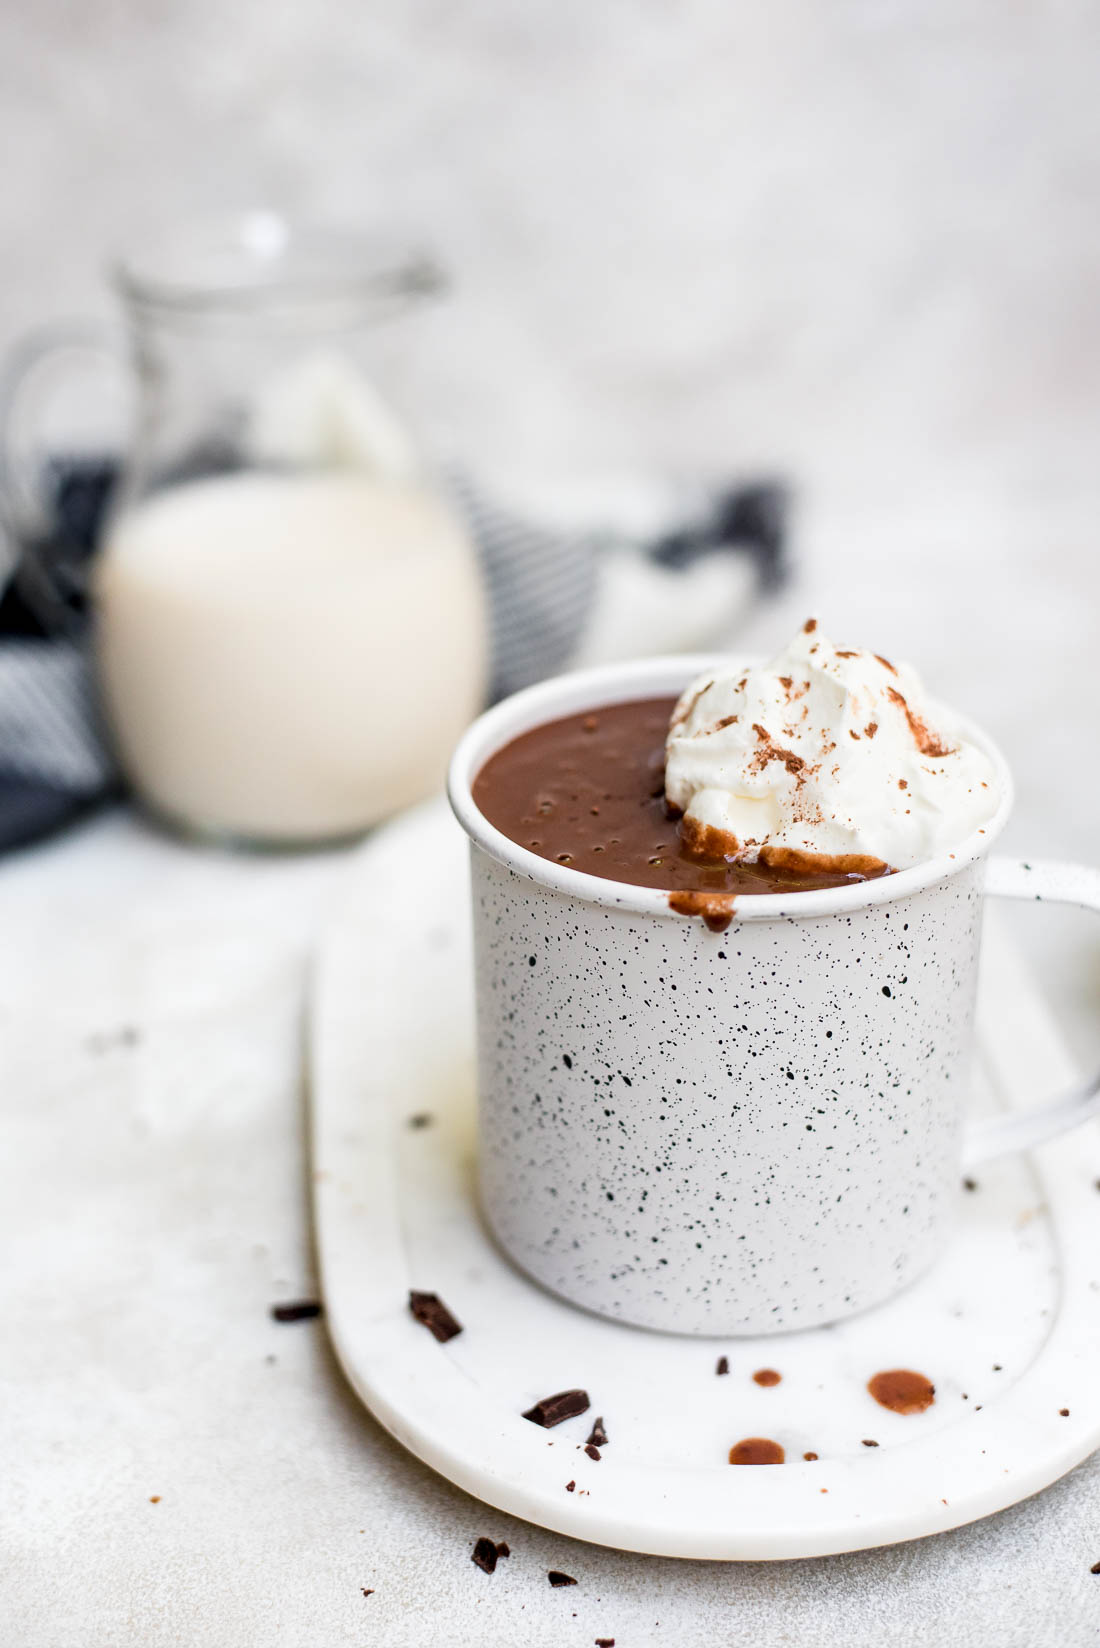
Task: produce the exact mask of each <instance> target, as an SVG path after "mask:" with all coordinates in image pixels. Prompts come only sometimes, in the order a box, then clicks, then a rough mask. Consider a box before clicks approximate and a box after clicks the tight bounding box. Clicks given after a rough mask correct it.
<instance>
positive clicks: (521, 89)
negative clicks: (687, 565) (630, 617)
mask: <svg viewBox="0 0 1100 1648" xmlns="http://www.w3.org/2000/svg"><path fill="white" fill-rule="evenodd" d="M1098 49H1100V9H1098V8H1097V6H1096V5H1095V4H1090V3H1087V0H1045V3H1043V4H1026V3H1019V0H1007V3H1006V0H833V3H830V4H828V5H821V4H818V3H816V0H772V3H770V4H768V5H766V6H751V5H747V4H738V3H731V0H599V4H592V3H591V0H522V3H518V0H464V3H462V4H455V3H453V0H373V3H367V4H361V5H351V4H338V3H336V0H313V3H312V4H306V3H304V0H238V3H235V4H233V5H225V4H224V3H222V0H160V3H156V4H154V3H151V0H145V3H141V0H38V3H37V4H36V5H35V6H34V7H30V6H26V5H23V4H20V3H17V0H4V4H3V7H2V12H0V153H2V154H3V155H4V157H5V163H4V174H5V176H4V190H3V198H2V201H0V229H2V240H3V245H4V248H5V256H4V272H3V286H2V295H3V300H4V301H3V320H2V324H3V328H4V330H5V331H6V332H9V333H10V332H12V331H14V330H16V329H18V328H20V327H22V326H24V325H26V324H27V323H28V322H30V321H32V320H35V319H37V318H40V317H42V316H43V315H45V314H50V313H56V312H65V311H67V310H70V309H72V308H73V307H74V306H75V307H77V308H82V307H85V306H87V304H88V303H89V302H90V301H92V300H93V299H94V298H95V296H96V292H97V270H98V267H99V265H100V262H101V259H102V254H103V251H104V248H105V246H107V245H109V244H111V243H113V242H115V241H116V240H118V239H119V238H122V237H126V238H130V237H132V235H133V233H134V232H135V229H137V228H139V227H140V226H141V225H142V224H145V223H149V224H155V223H158V222H170V221H172V220H174V219H177V218H180V217H184V218H186V217H190V216H192V215H194V214H196V213H199V212H206V211H208V210H210V209H211V208H222V207H237V206H241V205H247V204H252V203H255V202H258V201H264V202H268V203H270V204H273V205H276V206H281V207H288V208H291V209H302V210H306V211H309V212H315V211H326V212H327V211H332V212H337V213H340V214H354V215H357V216H360V217H364V218H371V219H378V220H381V221H384V222H387V223H394V222H396V223H398V224H405V225H409V226H411V227H412V228H414V229H417V230H420V231H422V232H424V233H426V234H428V235H429V236H430V237H431V238H432V239H433V240H434V241H435V242H436V243H437V244H438V246H439V248H440V250H441V252H442V253H443V255H444V257H445V259H446V260H447V262H448V263H449V264H450V265H451V267H452V268H453V270H454V272H455V275H456V277H457V278H458V281H459V288H460V296H459V298H458V299H457V300H456V302H455V304H454V305H453V307H452V310H451V312H450V314H449V316H448V319H447V322H446V324H442V323H441V325H440V326H439V328H437V333H438V335H437V337H436V338H435V339H434V343H433V347H434V349H436V350H438V353H434V354H433V361H432V370H431V373H430V376H431V379H432V383H433V387H434V389H435V391H436V394H437V396H438V404H439V415H440V417H441V419H442V420H443V421H444V422H445V423H446V425H447V426H448V427H449V428H450V429H451V430H452V431H453V432H454V433H455V435H456V438H460V439H461V440H462V441H463V442H465V443H468V445H469V447H470V448H471V450H473V451H476V452H477V453H478V454H479V455H489V456H490V457H491V458H492V460H493V461H495V462H498V463H499V464H500V465H501V467H504V468H507V467H509V466H511V465H521V466H523V467H525V468H526V467H534V468H539V469H541V468H545V467H546V466H548V465H563V466H565V465H568V466H570V467H573V466H580V465H589V464H606V463H608V462H615V463H620V462H625V463H630V464H634V463H637V462H649V461H652V460H660V461H662V462H665V463H673V464H677V465H689V466H694V465H697V464H700V463H703V464H711V465H716V466H726V465H728V464H729V463H730V462H731V461H733V462H735V463H746V464H747V463H755V462H759V461H764V462H766V463H769V464H771V463H780V464H785V465H789V466H790V467H791V468H792V469H794V470H796V471H797V472H798V473H799V474H800V475H802V476H803V477H805V478H806V479H807V480H811V479H812V480H813V481H814V482H815V483H816V484H817V485H818V486H819V487H820V488H821V489H822V490H823V492H826V493H831V492H832V491H833V490H834V489H837V490H840V489H843V491H844V493H845V496H847V494H848V492H849V491H858V493H859V494H860V496H861V497H863V498H864V499H865V500H866V501H867V502H869V503H870V502H875V503H877V504H881V505H882V506H883V507H885V508H889V509H890V510H891V511H892V510H900V511H904V512H905V513H906V514H911V513H912V512H914V511H916V512H919V513H922V514H926V515H932V516H940V515H944V514H950V513H953V512H954V511H955V510H957V509H960V508H965V509H966V510H968V511H976V512H978V513H979V514H980V515H981V516H982V517H983V518H984V517H985V516H986V515H987V514H990V513H993V512H996V511H998V510H1004V511H1006V512H1013V513H1015V512H1017V511H1019V510H1021V509H1029V508H1045V507H1046V506H1047V504H1048V501H1049V500H1050V498H1051V497H1052V496H1054V495H1056V496H1057V497H1058V498H1060V499H1067V498H1085V497H1087V498H1088V499H1089V500H1090V501H1092V500H1093V499H1094V498H1095V495H1096V491H1097V479H1096V465H1095V463H1094V462H1093V461H1092V450H1093V432H1094V424H1095V420H1096V416H1097V412H1098V410H1100V319H1098V315H1097V309H1098V305H1097V295H1098V283H1100V214H1098V212H1097V210H1096V206H1097V196H1098V183H1100V100H1098V99H1097V97H1096V95H1095V82H1096V65H1097V54H1098Z"/></svg>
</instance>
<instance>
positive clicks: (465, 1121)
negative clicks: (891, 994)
mask: <svg viewBox="0 0 1100 1648" xmlns="http://www.w3.org/2000/svg"><path fill="white" fill-rule="evenodd" d="M465 853H466V844H465V840H464V838H463V837H462V835H461V832H460V831H459V829H458V827H457V826H456V825H454V824H453V823H452V821H451V819H450V817H449V815H448V814H447V813H446V811H445V810H444V807H443V805H442V803H433V804H431V805H430V806H428V807H426V808H423V809H420V810H418V811H417V812H414V813H411V814H408V815H406V816H405V817H403V818H401V819H399V820H398V821H397V822H396V823H394V824H393V825H391V826H389V827H388V828H387V829H386V830H384V831H382V832H381V833H380V834H378V835H377V836H375V837H374V838H373V839H372V840H371V841H370V842H369V843H368V844H367V845H366V846H365V847H364V848H363V849H362V851H361V852H360V853H359V855H358V856H357V858H356V860H355V861H354V865H353V869H352V871H351V875H350V880H349V885H348V888H347V898H346V902H345V905H344V908H343V910H342V912H341V914H340V916H339V917H338V919H337V920H336V921H335V922H334V924H333V925H332V927H331V929H330V931H329V932H328V935H327V938H326V940H325V942H324V945H323V948H322V952H321V955H320V958H319V962H318V968H317V973H316V978H315V986H314V997H313V1005H312V1094H313V1155H314V1198H315V1211H316V1225H317V1239H318V1247H319V1251H320V1260H321V1270H322V1278H323V1284H324V1295H325V1307H326V1313H327V1320H328V1327H329V1332H330V1333H331V1335H332V1339H333V1343H334V1345H335V1347H336V1351H337V1354H338V1356H339V1358H340V1361H341V1363H342V1364H343V1367H344V1369H345V1371H346V1373H347V1376H348V1378H349V1380H350V1381H351V1383H352V1385H353V1386H354V1387H355V1389H356V1391H357V1392H358V1393H359V1395H360V1396H361V1397H362V1399H363V1401H364V1402H365V1403H366V1404H367V1406H368V1407H369V1408H370V1410H371V1412H372V1413H373V1414H374V1415H375V1417H376V1418H377V1419H379V1420H380V1421H381V1423H382V1424H383V1425H385V1426H386V1428H387V1429H388V1430H389V1431H391V1432H392V1433H393V1435H394V1436H395V1437H396V1438H397V1439H398V1440H399V1441H400V1442H401V1443H403V1444H404V1446H405V1447H407V1448H409V1449H410V1450H411V1451H412V1452H413V1453H415V1454H416V1455H417V1456H418V1457H419V1458H421V1459H423V1460H424V1461H425V1462H426V1463H427V1464H428V1465H430V1466H432V1467H433V1468H434V1469H435V1470H437V1471H439V1472H441V1473H442V1474H443V1475H444V1476H446V1477H449V1478H450V1480H451V1481H453V1482H455V1483H457V1484H458V1485H459V1486H460V1487H462V1488H465V1489H466V1490H467V1491H468V1492H470V1493H472V1494H475V1495H476V1496H477V1497H478V1498H480V1499H482V1500H485V1501H486V1502H487V1503H489V1504H490V1505H494V1506H497V1507H499V1508H500V1509H501V1510H505V1511H510V1512H512V1513H514V1514H515V1515H517V1516H521V1517H525V1518H526V1519H527V1520H528V1521H531V1522H535V1523H538V1524H540V1525H542V1526H544V1527H546V1528H551V1529H554V1530H556V1531H558V1532H560V1533H565V1534H570V1535H572V1536H574V1537H575V1538H578V1539H586V1540H592V1541H595V1542H597V1543H599V1544H604V1545H612V1546H618V1547H620V1548H622V1549H625V1550H633V1551H645V1552H650V1553H653V1554H655V1555H662V1556H682V1557H707V1558H726V1559H731V1560H734V1559H747V1558H753V1559H760V1558H779V1557H809V1556H821V1555H825V1554H828V1553H830V1552H834V1551H848V1550H856V1549H860V1548H863V1547H866V1546H871V1545H883V1544H889V1543H892V1542H893V1541H896V1540H903V1539H915V1538H918V1537H920V1536H922V1535H925V1534H932V1533H938V1532H941V1531H942V1530H944V1529H947V1528H953V1527H957V1526H958V1525H959V1524H960V1523H964V1522H970V1521H973V1520H974V1519H975V1518H978V1517H982V1516H988V1515H989V1514H990V1513H991V1512H993V1511H998V1510H1001V1509H1003V1508H1004V1507H1005V1506H1006V1505H1011V1504H1013V1503H1014V1502H1015V1501H1016V1500H1019V1499H1022V1498H1024V1497H1025V1496H1027V1495H1028V1494H1032V1493H1035V1492H1036V1491H1037V1490H1038V1489H1040V1488H1043V1487H1045V1486H1046V1485H1047V1484H1048V1483H1050V1482H1053V1481H1054V1480H1055V1479H1056V1478H1057V1477H1059V1476H1061V1475H1063V1473H1064V1472H1066V1471H1067V1470H1069V1469H1070V1468H1071V1466H1073V1465H1074V1464H1076V1463H1077V1462H1078V1461H1079V1460H1081V1459H1083V1458H1084V1457H1085V1456H1086V1455H1087V1454H1089V1453H1090V1452H1091V1451H1092V1450H1093V1449H1094V1448H1095V1447H1097V1446H1098V1445H1100V1382H1098V1380H1097V1378H1096V1371H1095V1369H1096V1357H1097V1352H1098V1349H1100V1257H1098V1255H1097V1248H1096V1241H1095V1228H1096V1222H1097V1216H1098V1214H1100V1193H1098V1190H1097V1188H1096V1185H1097V1180H1098V1178H1100V1136H1098V1132H1097V1129H1096V1128H1095V1126H1090V1127H1086V1128H1084V1129H1081V1130H1079V1131H1078V1132H1076V1133H1073V1134H1070V1135H1068V1136H1066V1137H1064V1138H1062V1139H1060V1140H1056V1141H1054V1142H1053V1143H1051V1144H1048V1145H1046V1146H1044V1147H1043V1149H1042V1150H1041V1151H1040V1152H1037V1153H1036V1155H1035V1157H1034V1158H1021V1157H1016V1158H1008V1159H1006V1160H1004V1161H1002V1162H1000V1163H997V1164H994V1165H993V1166H990V1167H987V1168H985V1169H983V1170H982V1171H981V1174H980V1182H979V1183H978V1184H977V1187H976V1188H975V1189H974V1190H973V1191H971V1192H969V1193H967V1194H965V1195H964V1197H963V1199H962V1214H961V1219H960V1226H959V1230H958V1235H957V1238H956V1240H955V1242H954V1244H953V1246H952V1248H951V1250H950V1252H949V1253H948V1254H947V1255H946V1257H945V1258H944V1259H943V1260H942V1261H941V1262H940V1264H939V1265H938V1266H937V1267H936V1269H935V1270H934V1271H933V1272H932V1273H931V1274H930V1275H928V1276H927V1277H926V1278H925V1279H924V1280H923V1281H922V1282H920V1283H918V1284H917V1285H916V1286H915V1287H913V1288H911V1289H910V1290H909V1291H908V1292H907V1293H905V1294H904V1295H902V1296H901V1297H900V1298H898V1299H895V1300H894V1301H892V1302H891V1303H890V1304H888V1305H886V1306H883V1307H881V1308H879V1309H878V1310H875V1311H872V1312H870V1313H868V1314H867V1315H865V1316H862V1317H859V1318H856V1319H855V1320H853V1321H849V1322H845V1323H844V1324H842V1325H841V1326H839V1327H835V1328H825V1329H817V1330H814V1331H811V1332H805V1333H798V1334H789V1335H783V1336H779V1337H775V1338H769V1339H755V1340H754V1339H741V1340H729V1341H719V1340H699V1339H686V1338H677V1337H672V1336H666V1335H657V1334H650V1333H645V1332H642V1331H638V1330H635V1329H631V1328H626V1327H621V1326H618V1325H616V1324H613V1323H610V1322H604V1321H600V1320H598V1319H597V1318H596V1317H593V1316H589V1315H587V1314H585V1313H584V1312H582V1311H578V1310H576V1309H574V1308H572V1307H571V1306H569V1305H566V1304H564V1303H562V1302H561V1301H560V1300H558V1299H555V1298H553V1297H551V1296H550V1295H549V1294H547V1293H544V1292H542V1291H541V1290H540V1289H539V1288H538V1287H537V1286H535V1285H534V1284H533V1283H532V1282H530V1281H528V1280H527V1279H526V1278H525V1277H524V1276H522V1275H520V1274H519V1273H518V1272H517V1271H516V1270H514V1269H513V1268H512V1266H511V1265H510V1264H509V1263H508V1261H507V1260H505V1259H504V1258H503V1257H502V1255H501V1254H500V1253H499V1252H498V1251H497V1250H496V1248H495V1247H494V1246H493V1245H492V1243H491V1241H490V1240H489V1238H488V1237H487V1236H486V1234H485V1231H484V1230H483V1228H482V1226H481V1224H480V1222H479V1219H478V1216H477V1211H476V1207H475V1203H474V1198H473V1190H472V1186H473V1164H472V1153H473V1106H474V1082H473V1054H472V1041H473V1036H472V1000H471V994H472V992H471V974H470V958H469V951H468V938H467V910H466V898H467V890H466V868H465ZM989 917H990V919H989V925H988V931H987V942H986V950H985V955H984V958H983V980H982V993H981V1001H980V1008H979V1024H980V1057H979V1066H980V1070H979V1080H978V1089H979V1091H978V1092H977V1093H976V1095H975V1104H976V1107H980V1108H982V1109H986V1110H993V1109H996V1108H999V1107H1005V1106H1007V1107H1015V1106H1019V1105H1026V1104H1030V1103H1032V1102H1034V1101H1035V1099H1036V1098H1038V1097H1041V1096H1043V1095H1046V1094H1049V1093H1051V1092H1053V1091H1055V1090H1057V1089H1058V1088H1060V1087H1062V1086H1068V1085H1069V1084H1070V1082H1071V1081H1072V1080H1073V1078H1074V1076H1075V1072H1074V1071H1073V1069H1072V1067H1071V1065H1070V1063H1069V1060H1068V1058H1067V1055H1066V1052H1065V1050H1064V1048H1063V1046H1062V1044H1061V1041H1060V1039H1059V1037H1058V1035H1057V1033H1056V1031H1055V1030H1054V1027H1053V1025H1052V1023H1051V1021H1050V1019H1049V1017H1048V1016H1047V1014H1046V1012H1045V1010H1044V1009H1043V1007H1042V1005H1041V1004H1040V1002H1039V1000H1038V997H1037V995H1036V993H1035V991H1034V989H1033V987H1032V985H1031V983H1030V981H1029V979H1028V977H1027V975H1026V972H1025V970H1024V969H1023V967H1022V965H1021V963H1020V961H1019V959H1018V958H1017V957H1016V956H1015V955H1014V954H1013V952H1012V951H1011V949H1010V947H1009V945H1008V943H1007V941H1006V940H1005V938H1004V936H1003V933H1002V930H1001V929H1000V928H999V927H997V926H995V925H994V923H993V920H992V917H993V912H992V911H990V912H989ZM414 1118H415V1120H414ZM424 1118H429V1119H428V1120H426V1121H425V1120H424ZM410 1288H414V1289H418V1290H423V1291H429V1292H434V1293H437V1294H439V1295H440V1296H441V1298H442V1299H443V1300H444V1301H445V1303H446V1304H447V1305H448V1306H449V1308H450V1309H451V1311H453V1313H454V1315H455V1316H456V1317H457V1318H458V1320H459V1321H460V1322H461V1323H462V1324H463V1328H464V1331H463V1332H462V1333H461V1334H460V1335H459V1336H458V1337H456V1338H454V1339H452V1340H450V1341H449V1342H448V1343H446V1344H439V1343H437V1342H436V1340H435V1339H434V1338H433V1337H432V1336H431V1334H430V1333H429V1332H428V1331H427V1329H426V1328H424V1327H423V1326H421V1325H419V1324H418V1323H417V1322H415V1321H414V1320H413V1319H412V1317H411V1315H410V1314H409V1311H408V1308H407V1299H408V1293H409V1290H410ZM722 1355H724V1356H726V1357H727V1358H728V1361H729V1370H730V1371H729V1374H728V1375H726V1376H724V1377H720V1376H718V1375H717V1374H716V1372H715V1368H716V1363H717V1359H718V1358H719V1356H722ZM765 1367H766V1368H772V1369H775V1370H777V1371H778V1372H779V1373H780V1374H781V1375H782V1379H781V1382H780V1383H779V1384H778V1385H774V1386H772V1387H770V1388H763V1387H761V1386H759V1385H757V1384H755V1383H754V1381H753V1379H752V1377H751V1376H752V1374H753V1373H754V1371H756V1370H758V1369H760V1368H765ZM890 1368H911V1369H914V1370H917V1371H919V1372H922V1373H924V1374H926V1375H927V1376H928V1377H929V1378H930V1379H931V1380H932V1381H933V1383H934V1384H935V1387H936V1400H935V1402H934V1404H933V1405H932V1407H930V1408H928V1409H927V1410H926V1411H925V1412H924V1413H920V1414H914V1415H910V1416H901V1415H898V1414H895V1413H891V1412H889V1411H887V1410H886V1409H884V1408H882V1407H880V1406H879V1405H878V1404H877V1403H876V1402H875V1401H874V1400H873V1399H872V1397H871V1396H870V1395H869V1394H868V1391H867V1388H866V1387H867V1381H868V1379H869V1378H870V1377H871V1376H872V1375H873V1374H875V1373H877V1372H880V1371H882V1370H884V1369H890ZM578 1386H579V1387H583V1388H584V1389H585V1390H587V1391H588V1393H589V1395H590V1397H591V1404H592V1405H591V1408H590V1410H589V1412H588V1413H586V1414H584V1415H583V1416H581V1417H578V1418H575V1419H571V1420H567V1421H566V1422H565V1423H564V1424H562V1425H560V1426H558V1427H556V1428H555V1429H553V1430H543V1429H542V1428H540V1427H539V1426H537V1425H534V1424H531V1423H530V1422H529V1421H527V1420H525V1419H523V1418H522V1417H521V1415H522V1413H523V1410H524V1409H526V1408H529V1407H530V1406H531V1405H532V1403H534V1402H535V1401H536V1400H537V1399H539V1398H540V1397H544V1396H547V1395H550V1394H551V1393H553V1392H556V1391H559V1390H563V1389H567V1388H572V1387H578ZM1063 1410H1066V1411H1063ZM597 1415H599V1416H602V1418H603V1421H604V1426H605V1429H606V1431H607V1434H608V1437H609V1442H608V1445H607V1446H606V1447H605V1448H604V1449H602V1450H601V1457H600V1459H599V1460H598V1461H596V1460H592V1459H590V1458H589V1457H588V1456H587V1455H586V1453H585V1452H584V1442H585V1439H586V1437H587V1436H588V1434H589V1430H590V1428H591V1424H592V1421H593V1419H594V1418H595V1417H596V1416H597ZM746 1437H767V1438H771V1439H773V1440H775V1441H777V1442H779V1443H780V1444H781V1445H782V1447H783V1448H784V1450H785V1453H786V1459H787V1463H786V1464H784V1465H782V1466H774V1467H770V1468H748V1467H741V1468H738V1467H732V1466H730V1465H729V1464H728V1463H727V1460H728V1454H729V1449H730V1447H731V1446H732V1444H734V1443H735V1442H737V1441H739V1440H741V1439H742V1438H746ZM871 1443H874V1444H876V1445H875V1446H870V1445H869V1444H871ZM806 1453H816V1454H817V1456H818V1458H817V1460H816V1461H813V1462H806V1461H804V1459H803V1455H804V1454H806ZM570 1483H572V1484H573V1488H572V1490H570V1489H569V1487H568V1485H569V1484H570Z"/></svg>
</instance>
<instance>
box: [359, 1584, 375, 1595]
mask: <svg viewBox="0 0 1100 1648" xmlns="http://www.w3.org/2000/svg"><path fill="white" fill-rule="evenodd" d="M359 1589H360V1590H361V1591H362V1593H363V1595H364V1596H373V1595H374V1587H373V1585H372V1586H370V1587H368V1586H366V1585H360V1587H359Z"/></svg>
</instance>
